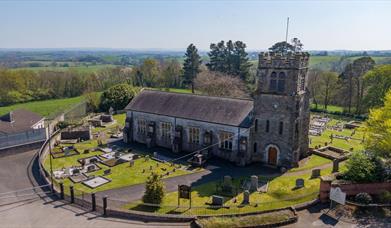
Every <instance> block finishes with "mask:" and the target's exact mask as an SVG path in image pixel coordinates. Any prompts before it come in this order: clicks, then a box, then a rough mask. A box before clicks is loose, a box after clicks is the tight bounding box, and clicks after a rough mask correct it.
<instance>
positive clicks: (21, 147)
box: [0, 141, 44, 157]
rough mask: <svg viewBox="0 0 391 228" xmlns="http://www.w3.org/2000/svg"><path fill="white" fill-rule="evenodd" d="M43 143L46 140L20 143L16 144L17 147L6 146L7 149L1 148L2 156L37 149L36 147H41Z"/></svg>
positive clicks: (0, 155) (0, 153) (0, 154)
mask: <svg viewBox="0 0 391 228" xmlns="http://www.w3.org/2000/svg"><path fill="white" fill-rule="evenodd" d="M43 143H44V141H38V142H33V143H28V144H25V145H19V146H15V147H10V148H6V149H0V157H5V156H8V155H14V154H19V153H24V152H28V151H31V150H36V149H39V148H41V146H42V144H43Z"/></svg>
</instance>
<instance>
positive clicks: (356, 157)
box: [343, 152, 377, 182]
mask: <svg viewBox="0 0 391 228" xmlns="http://www.w3.org/2000/svg"><path fill="white" fill-rule="evenodd" d="M346 167H347V171H346V172H345V173H343V177H344V179H345V180H350V181H354V182H373V181H376V180H377V178H376V174H375V173H376V169H375V164H374V162H373V161H372V159H371V158H370V157H369V156H368V155H367V154H366V153H364V152H355V153H353V154H352V156H351V157H350V158H349V160H348V161H347V163H346Z"/></svg>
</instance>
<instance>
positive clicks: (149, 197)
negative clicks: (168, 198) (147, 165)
mask: <svg viewBox="0 0 391 228" xmlns="http://www.w3.org/2000/svg"><path fill="white" fill-rule="evenodd" d="M163 197H164V183H163V181H162V179H161V177H160V176H159V175H158V174H157V173H152V175H151V176H149V177H148V180H147V182H146V184H145V193H144V196H143V202H144V203H152V204H160V203H161V202H162V200H163Z"/></svg>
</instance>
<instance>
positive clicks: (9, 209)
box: [0, 150, 189, 228]
mask: <svg viewBox="0 0 391 228" xmlns="http://www.w3.org/2000/svg"><path fill="white" fill-rule="evenodd" d="M35 153H36V151H35V150H33V151H28V152H24V153H19V154H15V155H9V156H5V157H0V221H1V222H0V227H7V228H9V227H37V228H38V227H39V228H41V227H66V228H71V227H94V228H100V227H102V228H107V227H189V224H187V223H144V222H141V221H131V220H122V219H113V218H102V217H100V216H99V215H96V214H92V213H86V212H84V211H83V210H80V209H77V208H75V207H73V206H72V205H68V204H64V203H63V202H60V201H53V200H52V199H51V198H49V197H47V196H43V197H40V196H39V195H38V194H37V193H36V192H41V191H42V190H40V189H37V190H35V191H31V190H25V191H22V192H18V195H19V197H14V195H15V193H9V192H11V191H16V190H19V189H27V188H31V187H33V186H36V185H37V183H39V182H40V178H39V175H38V173H37V172H36V171H37V163H36V160H35V159H34V158H35V157H34V155H35ZM33 170H34V171H33ZM4 193H7V194H4Z"/></svg>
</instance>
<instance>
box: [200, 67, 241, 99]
mask: <svg viewBox="0 0 391 228" xmlns="http://www.w3.org/2000/svg"><path fill="white" fill-rule="evenodd" d="M194 83H195V87H196V89H197V90H198V91H201V92H202V93H204V94H207V95H210V96H223V97H241V98H245V97H249V94H248V93H247V91H246V86H245V84H244V83H243V81H242V80H240V79H239V78H237V77H232V76H229V75H226V74H223V73H220V72H212V71H208V70H204V71H202V72H201V73H199V74H198V76H197V78H196V79H195V81H194Z"/></svg>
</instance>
